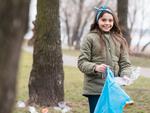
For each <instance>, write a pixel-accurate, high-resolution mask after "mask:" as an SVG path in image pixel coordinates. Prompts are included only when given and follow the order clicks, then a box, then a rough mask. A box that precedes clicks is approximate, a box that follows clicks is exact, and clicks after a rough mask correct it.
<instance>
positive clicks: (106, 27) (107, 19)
mask: <svg viewBox="0 0 150 113" xmlns="http://www.w3.org/2000/svg"><path fill="white" fill-rule="evenodd" d="M98 25H99V28H100V29H101V30H102V31H104V32H109V31H110V30H111V28H112V27H113V25H114V20H113V16H112V15H111V14H109V13H104V14H103V16H102V17H100V18H99V20H98Z"/></svg>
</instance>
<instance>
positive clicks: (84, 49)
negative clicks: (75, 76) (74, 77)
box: [78, 36, 95, 74]
mask: <svg viewBox="0 0 150 113" xmlns="http://www.w3.org/2000/svg"><path fill="white" fill-rule="evenodd" d="M92 42H93V41H92V39H91V38H90V36H86V37H84V38H83V40H82V41H81V45H80V55H79V57H78V68H79V69H80V71H81V72H83V73H85V74H92V73H95V71H94V68H95V63H93V62H91V57H92V56H91V49H92Z"/></svg>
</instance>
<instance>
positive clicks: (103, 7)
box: [95, 6, 112, 22]
mask: <svg viewBox="0 0 150 113" xmlns="http://www.w3.org/2000/svg"><path fill="white" fill-rule="evenodd" d="M95 9H96V11H97V15H96V21H97V22H98V19H99V16H100V14H101V13H102V12H103V11H107V12H109V13H112V11H111V10H110V9H108V8H106V6H102V7H101V8H97V7H95Z"/></svg>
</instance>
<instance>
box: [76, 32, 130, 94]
mask: <svg viewBox="0 0 150 113" xmlns="http://www.w3.org/2000/svg"><path fill="white" fill-rule="evenodd" d="M103 40H104V42H105V43H104V44H103V45H102V44H101V43H100V41H101V40H100V38H99V35H98V33H97V32H96V31H93V32H90V33H88V34H87V36H85V37H84V38H83V40H82V41H81V48H80V51H81V53H80V55H79V57H78V68H79V69H80V71H81V72H83V73H84V84H83V95H99V94H100V93H101V90H102V87H103V85H104V81H105V80H104V79H103V76H104V74H102V73H98V72H95V70H94V69H95V65H96V64H102V63H103V64H107V65H109V66H110V68H111V69H112V71H113V72H114V75H115V76H124V75H126V76H129V75H130V73H131V72H130V70H131V68H130V67H131V63H130V60H129V55H128V50H127V49H124V50H123V48H122V45H121V44H120V43H119V42H117V43H114V40H113V39H112V36H111V37H110V35H109V34H105V35H104V36H103Z"/></svg>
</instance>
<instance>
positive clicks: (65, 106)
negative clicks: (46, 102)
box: [54, 102, 71, 113]
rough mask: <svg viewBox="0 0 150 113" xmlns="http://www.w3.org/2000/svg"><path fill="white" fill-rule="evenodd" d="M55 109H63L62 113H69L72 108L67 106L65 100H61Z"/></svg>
mask: <svg viewBox="0 0 150 113" xmlns="http://www.w3.org/2000/svg"><path fill="white" fill-rule="evenodd" d="M54 109H55V110H58V111H61V113H67V112H69V111H70V110H71V108H70V107H69V106H67V105H66V103H65V102H59V103H58V106H55V107H54Z"/></svg>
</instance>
